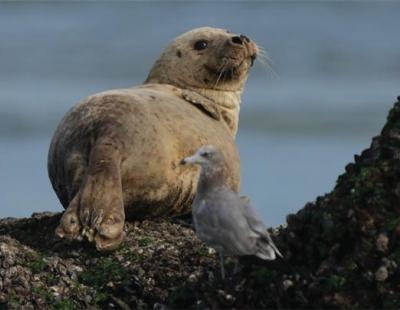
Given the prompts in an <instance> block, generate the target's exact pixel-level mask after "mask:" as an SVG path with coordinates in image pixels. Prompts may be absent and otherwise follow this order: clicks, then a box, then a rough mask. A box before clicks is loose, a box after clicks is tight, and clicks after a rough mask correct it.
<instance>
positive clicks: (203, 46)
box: [193, 40, 208, 51]
mask: <svg viewBox="0 0 400 310" xmlns="http://www.w3.org/2000/svg"><path fill="white" fill-rule="evenodd" d="M207 45H208V42H207V41H206V40H199V41H196V43H194V46H193V48H194V49H195V50H196V51H201V50H204V49H206V48H207Z"/></svg>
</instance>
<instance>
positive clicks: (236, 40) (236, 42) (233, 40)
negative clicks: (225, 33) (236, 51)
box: [232, 36, 243, 45]
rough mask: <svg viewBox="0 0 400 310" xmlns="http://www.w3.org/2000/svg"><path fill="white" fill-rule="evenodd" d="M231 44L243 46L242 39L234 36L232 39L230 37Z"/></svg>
mask: <svg viewBox="0 0 400 310" xmlns="http://www.w3.org/2000/svg"><path fill="white" fill-rule="evenodd" d="M232 42H233V43H235V44H240V45H242V44H243V39H242V38H241V36H240V37H239V36H234V37H232Z"/></svg>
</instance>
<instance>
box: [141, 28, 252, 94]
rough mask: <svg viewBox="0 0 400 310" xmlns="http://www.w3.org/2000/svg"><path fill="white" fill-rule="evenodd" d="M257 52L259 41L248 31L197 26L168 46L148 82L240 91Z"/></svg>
mask: <svg viewBox="0 0 400 310" xmlns="http://www.w3.org/2000/svg"><path fill="white" fill-rule="evenodd" d="M257 54H258V48H257V45H256V44H255V43H254V42H252V41H251V40H250V39H249V38H248V37H247V36H245V35H239V34H232V33H230V32H229V31H227V30H224V29H217V28H210V27H202V28H197V29H194V30H191V31H188V32H186V33H184V34H182V35H180V36H179V37H177V38H176V39H175V40H174V41H173V42H172V43H171V44H170V45H169V46H167V48H166V49H165V50H164V52H163V53H162V54H161V56H160V58H159V59H158V60H157V61H156V63H155V64H154V66H153V68H152V69H151V71H150V74H149V76H148V78H147V80H146V83H163V84H171V85H174V86H177V87H180V88H186V89H213V90H219V91H240V90H242V88H243V86H244V84H245V82H246V79H247V75H248V71H249V68H250V67H251V66H252V65H253V62H254V59H255V58H256V57H257Z"/></svg>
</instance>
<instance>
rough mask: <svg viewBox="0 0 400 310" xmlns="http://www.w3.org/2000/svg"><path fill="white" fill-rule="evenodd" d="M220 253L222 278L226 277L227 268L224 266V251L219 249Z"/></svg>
mask: <svg viewBox="0 0 400 310" xmlns="http://www.w3.org/2000/svg"><path fill="white" fill-rule="evenodd" d="M218 254H219V264H220V266H221V278H222V280H224V279H225V268H224V253H223V251H222V250H220V251H218Z"/></svg>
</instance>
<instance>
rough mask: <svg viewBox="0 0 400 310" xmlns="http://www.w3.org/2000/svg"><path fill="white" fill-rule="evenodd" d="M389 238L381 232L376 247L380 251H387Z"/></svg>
mask: <svg viewBox="0 0 400 310" xmlns="http://www.w3.org/2000/svg"><path fill="white" fill-rule="evenodd" d="M388 244H389V238H388V237H387V236H386V234H379V236H378V238H377V239H376V249H377V250H378V251H380V252H386V251H387V249H388Z"/></svg>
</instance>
